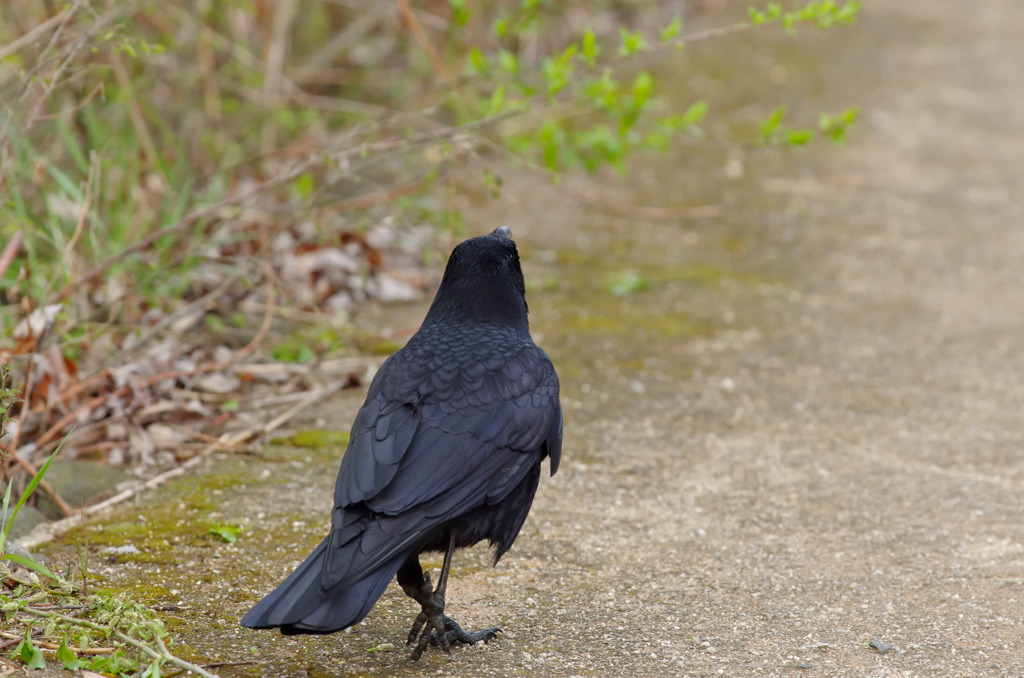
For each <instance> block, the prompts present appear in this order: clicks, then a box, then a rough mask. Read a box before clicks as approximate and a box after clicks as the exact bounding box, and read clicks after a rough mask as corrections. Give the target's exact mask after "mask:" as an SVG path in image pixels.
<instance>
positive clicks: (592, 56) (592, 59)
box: [580, 28, 600, 68]
mask: <svg viewBox="0 0 1024 678" xmlns="http://www.w3.org/2000/svg"><path fill="white" fill-rule="evenodd" d="M599 51H600V50H599V48H598V46H597V38H596V37H594V31H592V30H590V29H589V28H588V29H587V30H586V31H584V32H583V40H582V41H581V42H580V54H582V55H583V58H584V59H586V61H587V65H588V66H590V67H591V68H593V67H594V64H595V63H597V54H598V52H599Z"/></svg>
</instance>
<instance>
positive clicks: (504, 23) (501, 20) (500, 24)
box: [491, 16, 508, 38]
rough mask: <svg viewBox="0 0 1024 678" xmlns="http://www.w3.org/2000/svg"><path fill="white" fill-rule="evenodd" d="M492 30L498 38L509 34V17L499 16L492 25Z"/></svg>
mask: <svg viewBox="0 0 1024 678" xmlns="http://www.w3.org/2000/svg"><path fill="white" fill-rule="evenodd" d="M491 31H493V32H494V37H496V38H504V37H505V36H506V35H508V17H507V16H503V17H498V19H496V20H495V22H494V25H493V26H492V27H491Z"/></svg>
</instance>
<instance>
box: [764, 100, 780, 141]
mask: <svg viewBox="0 0 1024 678" xmlns="http://www.w3.org/2000/svg"><path fill="white" fill-rule="evenodd" d="M785 114H786V108H785V107H784V106H780V107H778V108H776V109H775V110H774V111H772V112H771V114H770V115H769V116H768V117H767V118H765V119H764V120H762V121H761V124H760V127H761V143H762V144H764V143H769V142H771V141H774V140H775V137H776V135H777V134H778V132H779V126H780V125H781V124H782V116H784V115H785Z"/></svg>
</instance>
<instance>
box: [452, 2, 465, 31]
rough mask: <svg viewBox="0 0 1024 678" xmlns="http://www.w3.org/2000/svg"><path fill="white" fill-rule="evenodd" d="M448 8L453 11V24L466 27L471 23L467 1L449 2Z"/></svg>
mask: <svg viewBox="0 0 1024 678" xmlns="http://www.w3.org/2000/svg"><path fill="white" fill-rule="evenodd" d="M448 6H449V7H451V10H452V23H454V24H455V25H456V26H465V25H466V22H468V21H469V11H468V10H467V9H466V0H448Z"/></svg>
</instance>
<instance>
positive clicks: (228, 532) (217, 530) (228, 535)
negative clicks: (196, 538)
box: [206, 525, 245, 544]
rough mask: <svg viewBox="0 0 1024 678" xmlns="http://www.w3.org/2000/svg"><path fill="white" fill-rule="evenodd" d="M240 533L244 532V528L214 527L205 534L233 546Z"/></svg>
mask: <svg viewBox="0 0 1024 678" xmlns="http://www.w3.org/2000/svg"><path fill="white" fill-rule="evenodd" d="M242 532H245V528H244V527H240V526H237V525H214V526H213V527H211V528H210V529H209V530H207V531H206V534H215V535H217V536H218V537H220V538H221V539H223V540H224V541H226V542H227V543H229V544H234V543H235V542H236V541H238V535H240V534H241V533H242Z"/></svg>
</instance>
